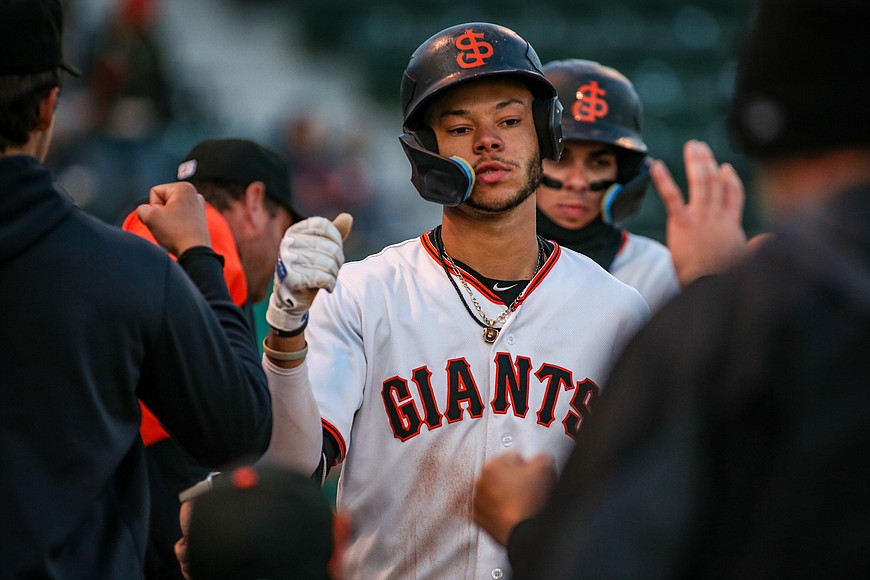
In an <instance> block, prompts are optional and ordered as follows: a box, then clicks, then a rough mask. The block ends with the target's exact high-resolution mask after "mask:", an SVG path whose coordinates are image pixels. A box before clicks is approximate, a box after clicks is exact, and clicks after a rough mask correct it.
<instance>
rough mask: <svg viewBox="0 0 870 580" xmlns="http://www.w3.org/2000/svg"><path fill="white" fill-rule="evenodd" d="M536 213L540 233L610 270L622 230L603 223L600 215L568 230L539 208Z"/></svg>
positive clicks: (620, 241) (619, 244)
mask: <svg viewBox="0 0 870 580" xmlns="http://www.w3.org/2000/svg"><path fill="white" fill-rule="evenodd" d="M537 213H538V218H537V219H538V233H539V234H540V235H542V236H544V237H545V238H547V239H548V240H553V241H554V242H556V243H557V244H559V245H560V246H564V247H566V248H571V249H572V250H574V251H575V252H580V253H581V254H584V255H586V256H589V257H590V258H592V259H593V260H595V262H596V263H597V264H598V265H599V266H601V267H602V268H604V269H605V270H607V271H608V272H609V271H610V266H611V265H612V264H613V259H614V258H615V257H616V253H617V252H618V251H619V248H620V246H622V230H620V229H619V228H615V227H613V226H611V225H608V224H606V223H604V222H603V221H602V220H601V218H600V217H598V218H597V219H595V220H594V221H593V222H592V223H590V224H589V225H587V226H585V227H582V228H580V229H579V230H569V229H568V228H563V227H562V226H559V225H556V223H555V222H553V220H551V219H550V218H548V217H547V216H546V215H544V214H543V213H542V212H541V210H537Z"/></svg>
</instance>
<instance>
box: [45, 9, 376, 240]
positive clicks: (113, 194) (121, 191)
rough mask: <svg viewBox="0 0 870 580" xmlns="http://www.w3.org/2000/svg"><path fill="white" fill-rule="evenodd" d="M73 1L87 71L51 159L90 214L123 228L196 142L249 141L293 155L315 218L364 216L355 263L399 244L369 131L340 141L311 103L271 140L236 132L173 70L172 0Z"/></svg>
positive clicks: (79, 57) (75, 44)
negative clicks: (386, 216) (388, 220)
mask: <svg viewBox="0 0 870 580" xmlns="http://www.w3.org/2000/svg"><path fill="white" fill-rule="evenodd" d="M68 5H69V7H70V8H71V10H70V12H69V14H70V18H69V19H68V25H67V29H68V33H67V34H66V43H67V44H68V45H70V46H68V47H67V49H66V50H67V53H68V54H73V55H76V57H75V58H76V62H78V63H81V68H82V69H83V70H82V72H83V74H82V76H81V77H80V78H74V79H68V80H67V83H66V85H65V86H64V93H65V95H64V99H63V100H62V101H61V106H62V107H63V108H64V109H65V111H64V112H65V114H64V115H63V116H62V119H63V121H61V122H60V123H58V127H56V129H55V145H54V146H53V147H52V150H51V152H50V156H49V157H48V159H47V160H46V163H47V165H48V167H49V168H50V169H51V170H52V171H53V173H54V174H55V176H56V178H57V180H58V182H59V183H60V185H62V186H63V187H64V188H65V189H66V190H67V191H68V192H69V193H70V195H71V196H72V197H73V199H74V200H75V201H76V203H77V204H78V205H79V206H80V207H82V208H83V209H85V210H87V211H88V212H89V213H91V214H93V215H95V216H96V217H98V218H100V219H101V220H104V221H106V222H109V223H118V221H119V220H120V219H123V217H124V216H126V215H127V213H128V212H129V210H130V209H131V208H132V207H134V206H135V204H136V203H137V202H138V201H140V200H141V199H142V198H143V197H145V196H147V194H148V190H149V188H150V187H152V186H153V185H155V184H158V183H165V182H168V181H172V180H174V179H175V178H176V170H177V161H178V159H180V158H181V157H182V156H183V155H184V153H185V152H186V151H188V150H189V149H190V148H191V147H192V146H193V145H194V144H195V143H196V142H198V141H200V140H201V139H203V138H211V137H230V136H237V137H243V138H251V139H256V140H258V141H260V142H263V143H265V144H267V145H269V146H271V147H272V148H273V149H275V150H276V151H278V152H279V153H281V154H282V155H283V156H284V157H285V158H286V160H287V162H288V165H289V168H290V172H291V176H292V185H293V188H294V192H295V197H296V198H297V199H298V204H299V207H300V210H301V211H302V212H303V213H304V214H305V215H325V216H335V215H337V214H338V213H340V212H342V211H347V212H350V213H352V214H353V215H354V216H355V218H356V219H355V227H354V232H353V234H352V236H351V237H350V239H349V240H348V241H347V243H346V247H347V253H348V256H350V257H362V256H365V255H367V254H368V253H370V252H371V251H373V250H375V249H378V248H380V247H382V246H383V245H384V244H385V243H387V242H389V241H393V240H386V239H384V238H383V236H384V233H383V232H384V229H383V228H382V227H381V225H382V224H380V223H379V218H380V216H381V212H380V211H379V204H380V196H379V195H378V192H377V189H376V188H375V186H374V184H373V181H372V179H371V176H370V174H371V169H370V161H369V157H368V156H367V154H366V152H367V148H368V147H369V143H368V142H367V141H366V136H365V135H364V134H363V133H362V131H360V130H356V129H355V128H354V127H348V128H347V129H346V131H342V132H339V133H338V134H337V133H336V130H335V128H334V127H327V125H326V124H325V123H324V122H323V120H322V119H321V118H320V117H319V116H318V113H317V112H316V111H313V110H309V109H305V108H302V107H299V108H298V109H296V108H288V110H287V111H286V115H285V116H284V117H283V118H279V119H275V121H274V126H275V127H277V128H276V129H275V130H274V131H272V132H271V133H270V134H246V135H225V134H224V132H225V131H226V129H225V124H224V123H222V122H221V120H220V119H219V117H220V112H219V111H215V110H214V107H216V106H219V104H217V103H211V102H209V99H208V96H207V94H205V93H207V91H206V90H205V89H204V88H203V87H200V86H197V85H196V83H195V82H192V81H189V80H187V79H185V78H182V77H181V75H179V74H178V73H177V72H176V71H174V70H173V69H172V68H171V67H170V66H168V65H167V63H168V62H172V61H173V59H174V55H173V54H172V53H171V51H172V47H173V45H172V43H167V42H163V39H162V38H161V35H160V22H161V21H160V19H161V16H162V15H163V13H164V5H163V3H162V2H161V0H116V1H113V2H105V3H104V4H103V5H102V6H99V5H98V3H93V2H92V3H88V2H86V1H85V0H70V1H69V2H68ZM94 14H99V15H100V16H99V17H97V18H95V17H94ZM76 15H78V17H76ZM86 16H87V17H86ZM256 131H257V130H256V129H255V128H253V127H252V128H251V132H252V133H256Z"/></svg>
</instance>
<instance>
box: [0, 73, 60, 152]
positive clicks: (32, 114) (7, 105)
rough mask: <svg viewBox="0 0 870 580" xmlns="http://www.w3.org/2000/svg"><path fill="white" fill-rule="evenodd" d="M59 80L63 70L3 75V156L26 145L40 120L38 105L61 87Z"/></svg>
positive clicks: (0, 85)
mask: <svg viewBox="0 0 870 580" xmlns="http://www.w3.org/2000/svg"><path fill="white" fill-rule="evenodd" d="M60 79H61V74H60V69H55V70H52V71H48V72H41V73H33V74H23V75H0V152H5V151H6V148H7V147H9V146H10V145H23V144H25V143H27V140H28V138H29V137H30V132H31V131H32V130H33V129H34V128H35V127H36V123H37V121H38V120H39V104H40V103H41V102H42V101H43V99H45V98H46V97H47V96H48V94H49V93H50V92H51V90H52V89H53V88H54V87H59V86H60V85H61V82H60Z"/></svg>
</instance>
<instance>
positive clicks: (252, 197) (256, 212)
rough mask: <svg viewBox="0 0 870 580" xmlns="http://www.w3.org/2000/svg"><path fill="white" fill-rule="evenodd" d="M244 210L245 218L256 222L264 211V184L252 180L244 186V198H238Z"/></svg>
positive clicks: (261, 217)
mask: <svg viewBox="0 0 870 580" xmlns="http://www.w3.org/2000/svg"><path fill="white" fill-rule="evenodd" d="M240 201H241V202H242V205H243V207H244V210H245V219H247V220H248V221H250V222H252V223H258V222H259V221H260V220H261V219H263V215H264V214H267V212H266V207H265V203H266V184H264V183H263V182H262V181H253V182H251V183H249V184H248V186H247V187H246V188H245V195H244V198H243V199H241V200H240Z"/></svg>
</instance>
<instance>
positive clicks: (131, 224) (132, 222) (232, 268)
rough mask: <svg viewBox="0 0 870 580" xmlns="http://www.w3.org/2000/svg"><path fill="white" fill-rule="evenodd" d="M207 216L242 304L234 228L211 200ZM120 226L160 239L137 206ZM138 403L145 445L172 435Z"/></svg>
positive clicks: (244, 296)
mask: <svg viewBox="0 0 870 580" xmlns="http://www.w3.org/2000/svg"><path fill="white" fill-rule="evenodd" d="M205 217H206V220H207V221H208V232H209V235H210V236H211V247H212V249H213V250H214V251H215V252H216V253H217V254H220V255H221V256H223V258H224V280H225V281H226V283H227V288H229V290H230V296H232V299H233V302H235V303H236V305H237V306H241V305H242V304H244V303H245V301H246V300H247V299H248V285H247V282H246V281H245V272H244V270H242V261H241V259H240V258H239V251H238V249H237V248H236V241H235V238H233V232H232V230H231V229H230V225H229V224H228V223H227V220H226V219H224V216H222V215H221V213H220V212H219V211H218V210H217V209H215V208H214V206H212V205H211V204H209V203H206V204H205ZM121 228H122V229H123V230H125V231H128V232H131V233H134V234H136V235H137V236H139V237H142V238H145V239H146V240H149V241H150V242H151V243H153V244H156V243H157V240H155V239H154V236H153V235H151V231H150V230H149V229H148V228H147V227H145V224H143V223H142V221H141V220H140V219H139V216H138V215H137V214H136V211H135V210H133V211H132V212H131V213H130V215H128V216H127V218H126V219H125V220H124V223H123V225H122V226H121ZM174 258H175V257H174V256H173V259H174ZM139 406H140V407H141V408H142V423H141V424H140V427H139V433H140V435H141V436H142V441H143V442H144V443H145V445H146V446H147V445H152V444H153V443H157V442H158V441H161V440H163V439H166V438H167V437H169V434H168V433H167V432H166V430H165V429H164V428H163V426H162V425H161V424H160V421H159V420H158V419H157V417H155V416H154V413H152V412H151V411H150V410H149V409H148V407H146V406H145V405H143V404H142V402H141V401H140V402H139Z"/></svg>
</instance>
